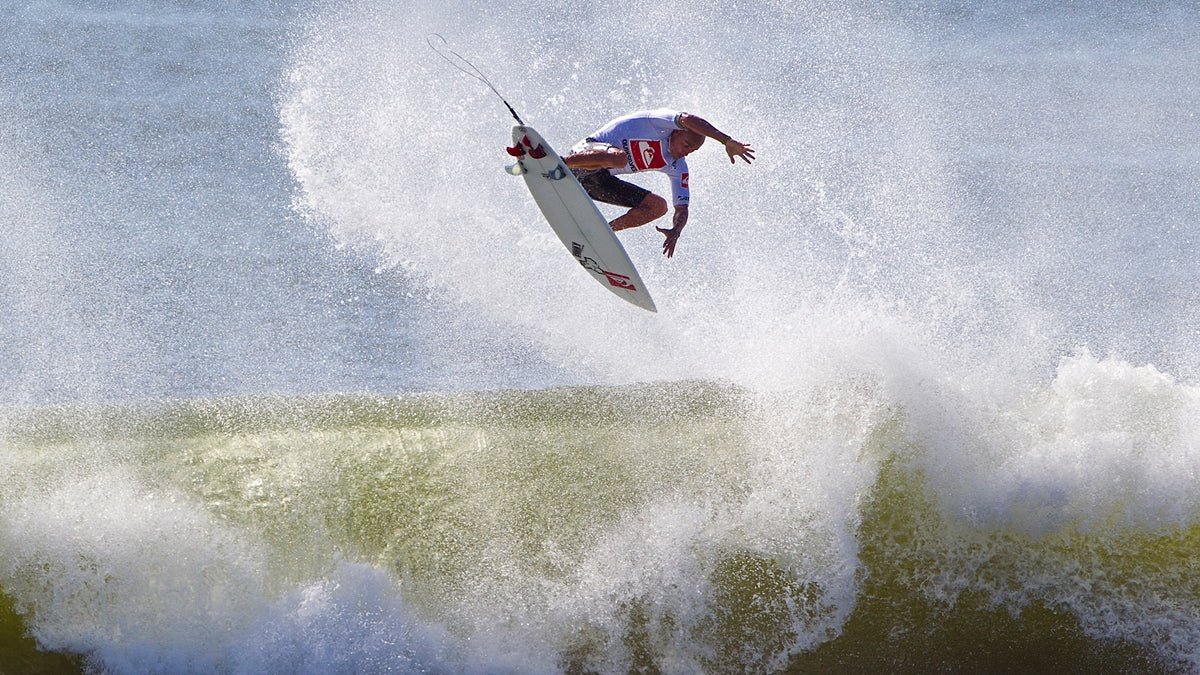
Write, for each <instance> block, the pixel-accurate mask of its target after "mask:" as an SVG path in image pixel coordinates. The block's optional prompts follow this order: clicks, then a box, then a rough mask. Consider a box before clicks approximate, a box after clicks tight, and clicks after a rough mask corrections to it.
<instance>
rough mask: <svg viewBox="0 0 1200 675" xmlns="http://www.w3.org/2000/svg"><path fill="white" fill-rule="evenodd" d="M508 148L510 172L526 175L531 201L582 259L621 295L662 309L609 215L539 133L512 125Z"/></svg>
mask: <svg viewBox="0 0 1200 675" xmlns="http://www.w3.org/2000/svg"><path fill="white" fill-rule="evenodd" d="M510 152H515V153H516V154H517V163H516V164H514V165H513V167H512V168H511V172H512V173H514V174H517V173H519V174H520V175H523V176H525V185H526V186H527V187H528V188H529V192H530V193H531V194H532V195H533V201H535V202H537V205H538V208H539V209H541V210H542V215H544V216H545V217H546V220H547V221H548V222H549V223H550V227H551V228H553V230H554V233H555V234H556V235H558V238H559V240H560V241H562V243H563V246H566V247H567V250H568V251H570V252H571V255H573V256H575V259H576V260H578V261H579V264H580V265H582V266H583V268H584V269H585V270H587V271H588V273H589V274H591V275H592V277H594V278H595V279H596V280H597V281H599V282H600V283H601V284H603V285H604V287H605V288H607V289H608V290H610V291H612V292H613V293H615V294H616V295H617V296H618V297H620V298H621V299H623V300H626V301H628V302H631V303H633V304H635V305H637V306H638V307H641V308H642V309H647V310H650V311H651V312H656V311H658V310H657V309H655V307H654V301H653V300H651V299H650V293H649V292H648V291H647V290H646V284H644V283H643V282H642V278H641V277H640V276H638V273H637V270H636V269H635V268H634V267H633V263H632V262H631V261H630V260H629V255H627V254H626V253H625V248H624V247H623V246H621V242H620V240H619V239H617V235H616V234H615V233H614V232H613V231H612V228H611V227H609V225H608V221H607V220H606V219H605V218H604V216H603V214H601V213H600V209H598V208H596V203H595V202H593V201H592V198H591V197H589V196H588V194H587V192H585V191H584V189H583V186H582V185H580V184H579V181H578V180H576V179H575V174H573V173H571V171H570V169H568V168H567V167H566V165H565V164H563V162H562V159H561V158H560V157H559V156H558V153H556V152H555V151H554V148H552V147H550V144H549V143H547V142H546V141H545V140H544V139H543V138H542V136H541V134H539V133H538V132H537V131H535V130H534V129H533V127H528V126H521V125H518V126H514V127H513V149H512V150H510Z"/></svg>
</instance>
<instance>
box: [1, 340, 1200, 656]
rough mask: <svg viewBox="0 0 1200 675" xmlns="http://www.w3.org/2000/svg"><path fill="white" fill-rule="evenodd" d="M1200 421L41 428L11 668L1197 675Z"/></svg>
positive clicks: (655, 417) (244, 417)
mask: <svg viewBox="0 0 1200 675" xmlns="http://www.w3.org/2000/svg"><path fill="white" fill-rule="evenodd" d="M1198 405H1200V393H1198V392H1197V391H1196V390H1194V389H1192V388H1190V387H1187V386H1184V385H1180V384H1178V383H1175V382H1174V381H1173V380H1171V378H1169V377H1167V376H1165V375H1163V374H1161V373H1158V372H1157V371H1155V370H1153V369H1152V368H1135V367H1133V366H1131V365H1129V364H1126V363H1124V362H1118V361H1111V360H1104V361H1102V360H1097V359H1095V358H1093V357H1090V356H1087V355H1081V356H1080V357H1077V358H1075V359H1072V360H1068V361H1066V362H1064V364H1063V365H1062V367H1061V368H1060V370H1059V374H1058V376H1057V377H1056V378H1055V380H1054V381H1053V383H1052V384H1051V385H1050V386H1048V387H1045V388H1041V389H1038V390H1037V391H1034V392H1031V393H1030V394H1029V395H1028V396H1026V397H1024V398H1023V399H1022V400H1020V401H1018V402H1017V403H1014V404H1012V405H1009V406H1006V407H1004V408H1003V409H998V410H996V411H994V412H993V413H991V414H988V415H980V416H978V417H977V418H976V420H975V422H974V423H970V424H966V423H965V422H964V420H967V419H969V418H970V415H978V414H979V411H970V410H969V409H967V408H963V407H962V406H961V404H960V403H959V402H955V400H954V399H953V397H950V396H946V397H944V398H942V399H941V407H942V408H943V410H942V414H941V415H940V416H931V415H929V414H928V413H927V412H926V413H922V412H921V411H919V410H917V406H914V405H912V404H911V402H906V401H901V400H899V399H897V398H894V397H893V395H892V394H891V393H889V388H888V386H887V385H886V384H885V383H881V382H878V381H872V380H871V379H870V378H865V377H864V378H859V379H851V380H846V381H843V382H840V383H838V384H836V385H835V386H830V387H824V388H816V389H811V390H807V391H793V392H788V393H780V392H776V393H773V394H770V395H763V394H756V393H752V392H750V391H749V390H745V389H743V388H740V387H738V386H735V385H732V384H728V383H721V382H717V381H691V382H679V383H672V384H657V385H628V386H616V387H583V388H564V389H551V390H544V391H499V392H475V393H458V394H422V395H417V394H413V395H403V396H351V395H329V396H315V397H261V398H237V399H213V400H194V401H180V402H165V403H160V404H153V405H151V404H139V405H131V406H118V405H109V406H99V407H87V408H80V407H71V408H60V409H29V410H23V411H9V413H8V414H6V416H5V425H4V432H5V433H4V439H5V447H6V453H5V457H6V458H7V463H8V464H9V466H8V467H7V468H8V471H6V476H7V478H5V484H4V494H5V499H4V505H3V513H2V514H0V518H2V519H0V547H2V549H3V555H2V556H0V560H2V561H3V563H2V566H0V583H2V586H3V591H4V594H5V596H6V597H8V598H10V599H11V600H12V602H13V606H14V608H15V610H16V613H17V614H18V615H19V616H20V617H21V618H22V623H14V622H11V621H10V622H9V623H8V624H6V625H8V628H7V629H6V633H5V636H4V640H5V642H6V643H10V644H15V643H16V642H17V640H18V638H19V634H20V633H22V632H23V631H28V632H29V633H30V634H31V635H32V636H33V637H34V638H36V640H37V644H38V645H39V648H40V649H41V650H43V651H48V652H61V653H66V654H69V655H74V658H75V659H77V661H72V662H71V664H77V663H80V662H82V663H84V664H86V665H87V667H89V668H95V669H98V670H101V671H104V672H115V673H121V672H146V671H151V672H264V671H270V672H364V671H376V672H378V671H383V670H389V669H390V670H391V671H393V672H629V671H631V670H637V669H643V668H648V669H651V670H656V671H658V672H701V671H703V672H805V671H807V670H809V669H811V668H817V669H822V670H824V669H851V670H863V669H867V668H875V667H880V668H884V669H887V670H892V671H897V672H905V671H907V672H917V671H927V670H929V669H938V668H941V667H948V668H951V669H956V668H967V667H970V665H971V664H977V665H980V666H981V667H982V666H996V667H999V668H1001V669H1004V668H1013V669H1016V668H1019V667H1026V666H1029V664H1031V663H1032V664H1045V665H1050V664H1054V665H1057V666H1059V667H1060V668H1065V669H1066V670H1068V671H1069V672H1070V671H1072V669H1074V672H1083V671H1084V670H1088V669H1095V670H1101V671H1111V672H1116V671H1119V670H1126V669H1135V670H1139V671H1147V670H1160V671H1163V672H1172V671H1190V670H1194V669H1196V667H1197V658H1198V656H1200V649H1198V648H1197V645H1200V639H1197V634H1196V631H1198V630H1200V623H1198V622H1197V621H1196V619H1195V617H1196V616H1200V612H1198V611H1197V610H1198V609H1200V593H1197V591H1196V589H1195V586H1194V584H1192V583H1191V581H1190V572H1189V570H1190V569H1191V562H1190V561H1191V560H1192V559H1194V556H1195V553H1196V550H1197V546H1198V545H1200V534H1198V533H1200V530H1198V529H1197V524H1198V523H1200V518H1198V516H1200V511H1198V508H1197V506H1198V505H1197V503H1196V498H1195V494H1196V493H1197V491H1196V490H1195V478H1194V476H1195V472H1194V468H1195V463H1196V461H1197V457H1196V455H1195V452H1194V451H1193V450H1192V448H1193V447H1194V445H1193V443H1192V441H1191V439H1192V438H1193V436H1194V434H1195V430H1194V419H1196V415H1195V409H1196V407H1197V406H1198ZM949 410H954V411H956V413H955V414H946V413H947V411H949ZM967 413H970V414H967ZM69 665H70V664H69ZM1095 670H1092V672H1095Z"/></svg>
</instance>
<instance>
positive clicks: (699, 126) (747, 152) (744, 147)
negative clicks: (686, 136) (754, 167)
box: [679, 113, 754, 164]
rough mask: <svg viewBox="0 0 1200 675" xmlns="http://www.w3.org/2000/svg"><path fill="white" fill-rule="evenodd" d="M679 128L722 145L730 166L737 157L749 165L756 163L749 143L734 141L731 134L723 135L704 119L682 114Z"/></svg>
mask: <svg viewBox="0 0 1200 675" xmlns="http://www.w3.org/2000/svg"><path fill="white" fill-rule="evenodd" d="M679 126H681V127H683V128H684V129H687V130H688V131H694V132H696V133H698V134H700V135H701V136H706V137H708V138H711V139H713V140H715V141H716V142H718V143H720V144H721V145H722V146H723V147H724V148H725V154H727V155H729V163H730V164H733V163H734V160H735V158H737V157H741V158H742V159H743V160H745V162H746V163H747V164H749V163H750V162H752V161H754V150H753V149H751V147H750V144H749V143H742V142H740V141H735V140H733V138H731V137H730V136H729V134H726V133H723V132H722V131H720V130H719V129H717V128H716V127H714V126H713V125H712V124H711V123H709V121H708V120H706V119H704V118H703V117H697V116H696V115H692V114H689V113H681V114H680V115H679Z"/></svg>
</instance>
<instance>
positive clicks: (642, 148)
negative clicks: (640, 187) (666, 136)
mask: <svg viewBox="0 0 1200 675" xmlns="http://www.w3.org/2000/svg"><path fill="white" fill-rule="evenodd" d="M629 151H630V152H629V154H630V159H632V160H633V168H634V170H635V171H653V170H655V169H661V168H663V167H665V166H666V165H667V159H666V157H664V156H663V149H662V141H630V142H629Z"/></svg>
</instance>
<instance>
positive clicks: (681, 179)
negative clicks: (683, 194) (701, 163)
mask: <svg viewBox="0 0 1200 675" xmlns="http://www.w3.org/2000/svg"><path fill="white" fill-rule="evenodd" d="M679 184H680V185H681V186H683V189H684V190H686V189H688V174H686V173H685V174H683V175H682V176H680V177H679Z"/></svg>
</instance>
